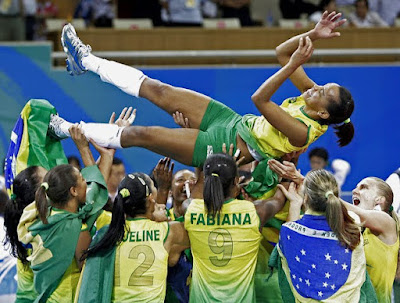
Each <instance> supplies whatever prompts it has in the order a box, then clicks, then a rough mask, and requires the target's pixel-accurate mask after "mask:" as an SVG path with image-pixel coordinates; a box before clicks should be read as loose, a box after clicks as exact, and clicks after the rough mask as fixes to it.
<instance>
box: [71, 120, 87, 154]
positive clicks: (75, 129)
mask: <svg viewBox="0 0 400 303" xmlns="http://www.w3.org/2000/svg"><path fill="white" fill-rule="evenodd" d="M69 133H70V134H71V138H72V140H74V142H75V145H76V146H77V148H78V149H79V150H80V149H81V148H85V147H89V142H88V140H87V139H86V137H85V134H84V133H83V131H82V128H81V127H80V126H79V124H77V123H75V124H74V125H72V126H71V127H70V128H69Z"/></svg>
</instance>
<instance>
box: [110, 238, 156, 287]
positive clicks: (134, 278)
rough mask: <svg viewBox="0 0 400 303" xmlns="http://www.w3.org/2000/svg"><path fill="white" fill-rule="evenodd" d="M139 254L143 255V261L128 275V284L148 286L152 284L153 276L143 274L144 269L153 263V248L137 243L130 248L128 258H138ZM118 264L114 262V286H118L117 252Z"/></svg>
mask: <svg viewBox="0 0 400 303" xmlns="http://www.w3.org/2000/svg"><path fill="white" fill-rule="evenodd" d="M140 255H144V260H143V262H142V263H141V264H140V265H139V266H138V267H136V269H135V270H134V271H133V273H132V274H131V276H130V277H129V281H128V285H129V286H150V285H153V278H154V277H153V276H151V275H145V273H146V271H148V270H149V268H150V267H151V266H152V265H153V263H154V260H155V254H154V251H153V249H152V248H151V247H150V246H148V245H138V246H135V247H134V248H132V249H131V251H130V252H129V259H138V258H139V256H140ZM117 260H118V264H116V270H118V272H116V274H115V286H120V274H119V267H120V266H121V265H120V264H119V254H118V255H117Z"/></svg>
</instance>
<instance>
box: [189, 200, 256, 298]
mask: <svg viewBox="0 0 400 303" xmlns="http://www.w3.org/2000/svg"><path fill="white" fill-rule="evenodd" d="M259 225H260V220H259V218H258V215H257V212H256V210H255V207H254V204H253V203H251V202H249V201H243V200H236V199H231V200H228V201H226V202H225V203H224V205H223V206H222V209H221V212H220V213H219V214H217V215H216V216H215V217H212V216H208V215H207V213H206V211H205V206H204V201H203V200H198V199H195V200H193V201H192V202H191V204H190V206H189V207H188V210H187V212H186V215H185V228H186V230H187V231H188V233H189V238H190V243H191V249H192V253H193V276H192V283H191V290H190V302H196V303H198V302H254V301H255V294H254V271H255V267H256V262H257V253H258V248H259V243H260V240H261V235H260V232H259Z"/></svg>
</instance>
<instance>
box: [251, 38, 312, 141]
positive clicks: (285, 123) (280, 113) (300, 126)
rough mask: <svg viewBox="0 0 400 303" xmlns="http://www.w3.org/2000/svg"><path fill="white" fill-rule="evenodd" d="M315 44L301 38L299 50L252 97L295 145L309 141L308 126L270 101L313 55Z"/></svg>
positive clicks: (270, 121)
mask: <svg viewBox="0 0 400 303" xmlns="http://www.w3.org/2000/svg"><path fill="white" fill-rule="evenodd" d="M312 52H313V45H312V42H311V39H310V38H309V37H306V38H300V40H299V45H298V48H297V50H296V51H295V52H294V53H293V54H292V55H291V57H290V60H289V62H288V63H287V64H286V65H285V66H283V67H282V68H281V69H280V70H279V71H278V72H276V73H275V74H274V75H272V76H271V77H269V78H268V79H267V81H265V82H264V83H263V84H262V85H261V86H260V87H259V88H258V89H257V91H256V92H255V93H254V94H253V96H252V97H251V99H252V100H253V102H254V104H255V106H256V107H257V109H258V110H259V111H260V113H261V114H262V115H263V116H264V117H265V119H267V120H268V122H269V123H271V125H272V126H273V127H275V128H276V129H277V130H279V131H280V132H282V133H283V134H284V135H285V136H286V137H288V139H289V142H290V143H291V144H292V145H294V146H299V147H301V146H304V145H305V144H306V142H307V133H308V128H307V126H306V125H305V124H304V123H302V122H300V121H299V120H297V119H295V118H293V117H291V116H290V115H289V114H288V113H287V112H286V111H284V110H283V109H282V108H280V107H279V106H278V105H277V104H275V103H274V102H272V101H270V99H271V97H272V95H273V94H274V93H275V92H276V90H277V89H278V88H279V87H280V86H281V85H282V83H283V82H285V80H287V79H288V78H289V76H290V75H292V73H293V72H294V71H295V70H296V69H297V68H298V67H299V66H301V65H302V64H303V63H305V62H307V60H308V59H309V58H310V57H311V55H312Z"/></svg>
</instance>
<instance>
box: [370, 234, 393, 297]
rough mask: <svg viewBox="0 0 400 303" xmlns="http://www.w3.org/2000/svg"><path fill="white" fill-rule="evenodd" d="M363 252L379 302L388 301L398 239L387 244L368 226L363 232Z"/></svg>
mask: <svg viewBox="0 0 400 303" xmlns="http://www.w3.org/2000/svg"><path fill="white" fill-rule="evenodd" d="M363 236H364V252H365V258H366V260H367V271H368V274H369V276H370V278H371V282H372V285H373V286H374V288H375V292H376V296H377V297H378V302H379V303H386V302H387V303H390V302H391V293H392V287H393V282H394V277H395V275H396V269H397V255H398V253H399V239H398V238H397V241H396V243H394V244H392V245H388V244H385V243H383V242H382V241H381V240H379V238H378V237H377V236H375V235H374V234H373V233H372V232H371V231H370V229H369V228H366V229H365V231H364V233H363Z"/></svg>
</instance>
